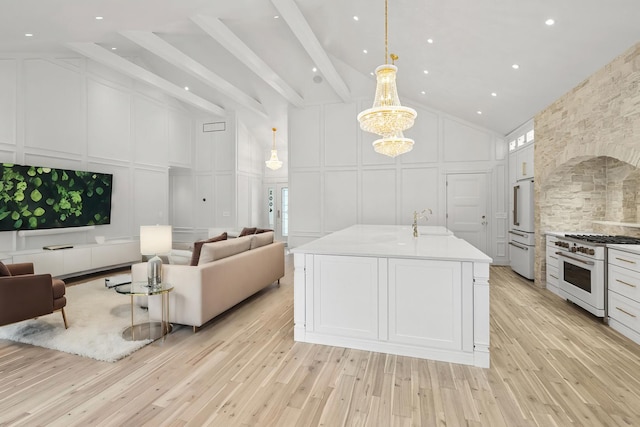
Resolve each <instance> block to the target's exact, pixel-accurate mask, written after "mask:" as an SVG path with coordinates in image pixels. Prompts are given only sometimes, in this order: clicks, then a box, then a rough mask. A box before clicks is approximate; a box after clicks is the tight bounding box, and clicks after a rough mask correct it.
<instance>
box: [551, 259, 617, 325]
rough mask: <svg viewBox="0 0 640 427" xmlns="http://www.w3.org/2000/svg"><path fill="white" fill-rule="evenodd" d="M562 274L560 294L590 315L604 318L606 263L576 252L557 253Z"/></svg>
mask: <svg viewBox="0 0 640 427" xmlns="http://www.w3.org/2000/svg"><path fill="white" fill-rule="evenodd" d="M556 255H558V260H559V262H560V265H559V270H560V271H559V273H560V294H561V295H562V296H563V297H564V298H566V299H568V300H569V301H571V302H573V303H574V304H577V305H579V306H580V307H582V308H584V309H585V310H587V311H589V312H590V313H592V314H594V315H596V316H598V317H604V292H605V290H604V261H603V260H594V259H589V258H586V257H582V256H581V255H579V254H576V253H574V252H563V251H559V252H556Z"/></svg>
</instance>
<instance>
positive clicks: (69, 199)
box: [0, 163, 113, 231]
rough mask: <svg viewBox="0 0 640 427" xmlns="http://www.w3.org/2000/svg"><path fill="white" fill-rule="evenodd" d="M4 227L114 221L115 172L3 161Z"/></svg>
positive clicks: (0, 215) (0, 220)
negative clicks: (112, 196) (112, 214)
mask: <svg viewBox="0 0 640 427" xmlns="http://www.w3.org/2000/svg"><path fill="white" fill-rule="evenodd" d="M1 173H2V175H0V231H9V230H35V229H40V228H60V227H82V226H86V225H101V224H109V223H110V222H111V189H112V183H113V175H111V174H104V173H97V172H85V171H74V170H67V169H54V168H47V167H41V166H24V165H15V164H11V163H3V164H2V171H1Z"/></svg>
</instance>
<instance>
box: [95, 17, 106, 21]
mask: <svg viewBox="0 0 640 427" xmlns="http://www.w3.org/2000/svg"><path fill="white" fill-rule="evenodd" d="M103 19H104V18H103V17H102V16H96V20H97V21H102V20H103Z"/></svg>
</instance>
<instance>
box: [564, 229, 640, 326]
mask: <svg viewBox="0 0 640 427" xmlns="http://www.w3.org/2000/svg"><path fill="white" fill-rule="evenodd" d="M608 244H635V245H637V244H640V239H638V238H635V237H628V236H608V235H601V234H565V235H564V237H558V241H557V242H555V245H556V248H557V251H556V255H558V259H559V265H558V270H559V273H560V295H561V296H562V297H563V298H566V299H567V300H568V301H571V302H573V303H574V304H576V305H579V306H580V307H582V308H584V309H585V310H587V311H589V312H590V313H592V314H593V315H595V316H598V317H603V318H604V317H606V306H607V305H606V297H607V277H606V271H607V268H606V267H607V245H608Z"/></svg>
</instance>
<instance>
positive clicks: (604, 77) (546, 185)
mask: <svg viewBox="0 0 640 427" xmlns="http://www.w3.org/2000/svg"><path fill="white" fill-rule="evenodd" d="M534 129H535V135H536V140H535V161H534V165H535V200H536V209H535V226H536V262H535V284H536V285H537V286H540V287H544V286H545V281H546V279H545V277H546V265H545V256H546V251H545V248H546V246H545V234H544V233H545V231H553V230H558V231H597V232H604V233H612V234H614V233H615V234H626V235H637V234H638V232H639V231H640V230H638V229H632V228H628V227H611V226H602V225H597V224H593V223H592V221H593V220H601V219H602V220H605V219H606V220H608V221H623V220H624V221H628V219H630V218H631V217H633V213H632V211H634V206H635V211H636V213H635V217H636V220H635V221H636V222H640V218H638V214H637V210H638V208H637V202H636V200H640V198H639V197H636V195H637V190H636V189H637V185H636V183H637V181H638V174H637V172H636V171H635V169H636V168H638V167H639V166H640V43H638V44H636V45H634V46H633V47H631V48H630V49H629V50H627V51H626V52H625V53H623V54H622V55H620V56H619V57H617V58H616V59H614V60H613V61H612V62H611V63H610V64H608V65H606V66H605V67H604V68H602V69H601V70H599V71H597V72H596V73H595V74H593V75H592V76H591V77H589V78H587V79H586V80H585V81H584V82H582V83H581V84H580V85H578V86H577V87H576V88H574V89H573V90H571V91H570V92H569V93H567V94H565V95H564V96H562V97H561V98H560V99H558V100H557V101H555V102H554V103H553V104H551V105H550V106H549V107H547V108H546V109H544V110H543V111H541V112H540V113H538V114H537V115H536V117H535V119H534ZM607 176H609V178H607ZM625 183H626V184H625ZM614 218H615V219H614ZM621 229H622V231H621Z"/></svg>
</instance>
